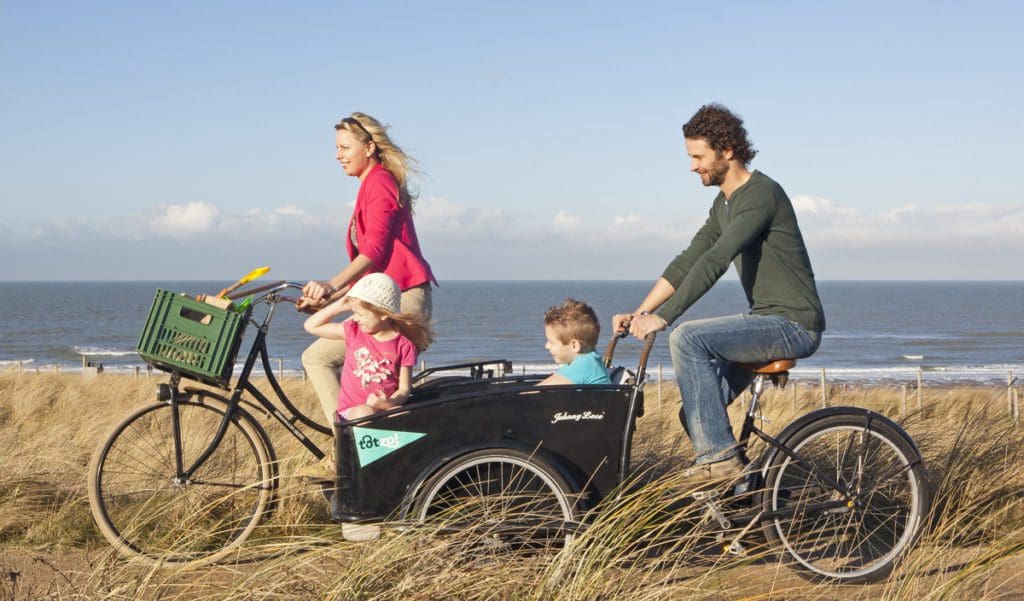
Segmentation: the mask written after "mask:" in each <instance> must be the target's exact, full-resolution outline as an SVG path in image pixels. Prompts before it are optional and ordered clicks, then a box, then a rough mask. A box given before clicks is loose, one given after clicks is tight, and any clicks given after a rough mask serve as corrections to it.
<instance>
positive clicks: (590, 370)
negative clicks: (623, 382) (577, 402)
mask: <svg viewBox="0 0 1024 601" xmlns="http://www.w3.org/2000/svg"><path fill="white" fill-rule="evenodd" d="M555 373H556V374H558V375H560V376H562V377H563V378H565V379H567V380H569V381H570V382H572V383H573V384H611V383H612V381H611V379H609V378H608V370H607V369H605V367H604V360H602V359H601V355H598V354H597V351H590V352H589V353H584V354H582V355H577V356H576V358H575V359H573V360H572V363H570V364H569V365H566V366H565V367H563V368H561V369H559V370H558V371H556V372H555Z"/></svg>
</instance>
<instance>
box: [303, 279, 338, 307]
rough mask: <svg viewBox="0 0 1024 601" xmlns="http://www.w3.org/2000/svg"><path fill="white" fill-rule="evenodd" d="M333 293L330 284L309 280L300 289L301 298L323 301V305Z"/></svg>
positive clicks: (332, 287)
mask: <svg viewBox="0 0 1024 601" xmlns="http://www.w3.org/2000/svg"><path fill="white" fill-rule="evenodd" d="M333 293H334V286H332V285H331V283H330V282H327V281H321V280H310V281H308V282H306V285H305V286H303V287H302V296H303V298H309V299H311V300H314V301H319V300H320V299H324V301H325V303H326V300H327V299H328V298H330V296H331V294H333Z"/></svg>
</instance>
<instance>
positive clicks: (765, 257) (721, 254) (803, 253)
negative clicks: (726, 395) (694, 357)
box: [657, 171, 825, 332]
mask: <svg viewBox="0 0 1024 601" xmlns="http://www.w3.org/2000/svg"><path fill="white" fill-rule="evenodd" d="M730 262H733V263H735V264H736V271H737V272H738V273H739V276H740V282H741V283H742V285H743V291H744V292H745V293H746V295H747V301H748V302H749V303H750V312H751V313H753V314H755V315H782V316H783V317H785V318H787V319H790V320H792V321H795V322H796V323H798V324H800V325H802V326H803V327H804V328H806V329H808V330H811V331H814V332H823V331H825V313H824V311H823V310H822V308H821V300H820V299H819V298H818V289H817V287H816V286H815V285H814V272H813V271H812V269H811V260H810V258H809V257H808V256H807V247H806V246H805V245H804V239H803V236H802V235H801V234H800V227H799V226H798V225H797V222H796V214H795V213H794V211H793V205H792V203H790V201H789V197H788V196H786V192H785V191H784V190H783V189H782V186H780V185H779V184H777V183H776V182H775V181H773V180H772V179H771V178H769V177H768V176H766V175H764V174H763V173H761V172H760V171H754V172H753V173H752V174H751V175H750V179H749V180H747V182H746V183H745V184H743V185H742V186H740V187H739V188H737V189H736V190H735V191H734V192H733V193H732V198H730V199H729V200H726V198H725V194H722V193H721V192H720V193H719V194H718V196H717V197H716V198H715V202H714V204H713V205H712V207H711V212H710V214H709V215H708V220H707V221H706V222H705V223H704V226H703V227H701V228H700V231H698V232H697V235H696V236H694V237H693V240H692V241H691V242H690V246H689V247H688V248H687V249H686V250H684V251H683V252H682V253H680V254H679V256H677V257H676V258H675V259H674V260H673V261H672V262H671V263H670V264H669V266H668V267H667V268H666V269H665V272H664V273H663V274H662V277H663V278H665V279H666V280H668V282H669V283H670V284H672V287H673V288H675V292H674V293H673V294H672V296H671V297H669V299H668V300H667V301H665V303H664V304H662V306H661V307H660V308H659V309H658V311H657V315H658V316H659V317H661V318H662V319H664V320H665V322H666V323H670V324H671V323H672V322H673V321H675V320H676V319H678V318H679V316H680V315H682V314H683V312H684V311H686V310H687V309H689V308H690V306H691V305H693V304H694V303H695V302H697V300H698V299H700V297H701V296H703V295H704V293H705V292H707V291H708V290H710V289H711V286H713V285H714V284H715V282H717V281H718V278H720V277H722V275H723V274H724V273H725V272H726V270H727V269H728V268H729V263H730Z"/></svg>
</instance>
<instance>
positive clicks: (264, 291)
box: [228, 280, 302, 303]
mask: <svg viewBox="0 0 1024 601" xmlns="http://www.w3.org/2000/svg"><path fill="white" fill-rule="evenodd" d="M289 288H294V289H295V290H302V284H299V283H298V282H286V281H284V280H280V281H277V282H270V283H269V284H264V285H262V286H257V287H256V288H249V289H246V290H237V291H235V292H233V293H231V294H229V295H228V298H229V299H231V300H236V299H239V298H244V297H246V296H249V295H253V303H258V302H262V301H264V300H267V298H268V297H269V296H271V295H273V294H274V293H275V292H279V291H281V290H287V289H289ZM277 301H278V302H282V301H294V299H292V298H290V297H286V296H278V297H277Z"/></svg>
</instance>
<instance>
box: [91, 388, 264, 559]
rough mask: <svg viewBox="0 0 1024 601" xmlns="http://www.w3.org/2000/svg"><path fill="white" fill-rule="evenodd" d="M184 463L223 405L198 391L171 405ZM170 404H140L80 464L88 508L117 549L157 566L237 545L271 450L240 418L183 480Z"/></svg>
mask: <svg viewBox="0 0 1024 601" xmlns="http://www.w3.org/2000/svg"><path fill="white" fill-rule="evenodd" d="M177 407H178V410H179V424H180V428H179V434H180V441H181V460H182V465H183V466H184V468H185V469H187V468H188V467H189V466H191V465H192V464H193V463H194V462H195V460H196V459H198V457H199V456H200V455H201V454H202V453H203V451H205V450H206V448H207V447H208V446H209V443H210V442H211V441H212V440H213V438H214V436H215V434H216V432H217V430H218V428H219V427H220V425H221V423H222V421H223V419H222V418H223V416H224V414H225V413H226V411H227V406H226V405H225V404H224V403H222V402H220V401H217V400H214V399H210V398H205V399H202V401H201V402H198V401H195V400H183V401H180V402H178V403H177ZM175 438H176V435H175V432H174V427H173V420H172V407H171V404H170V403H165V402H157V403H153V404H150V405H147V406H145V407H142V408H140V409H138V410H136V411H134V412H132V413H131V414H129V415H128V416H126V417H125V418H124V419H123V420H121V422H120V423H119V424H118V425H117V426H116V427H115V428H114V429H113V431H112V432H111V434H110V435H109V436H108V437H107V439H106V441H105V442H104V443H103V445H102V446H100V447H99V448H98V449H97V450H96V452H95V454H94V455H93V457H92V461H91V462H90V465H89V505H90V508H91V510H92V514H93V518H94V519H95V520H96V524H97V526H99V529H100V531H101V532H102V533H103V536H104V537H106V539H107V540H108V541H109V542H110V543H111V544H112V545H113V546H114V548H115V549H117V551H118V552H120V553H121V554H122V555H124V556H126V557H129V558H131V559H135V560H141V561H143V562H147V563H153V564H157V563H159V564H160V565H165V566H184V565H201V564H205V563H210V562H214V561H217V560H218V559H221V558H223V557H225V556H226V555H228V554H229V553H231V552H232V551H234V550H236V549H237V548H238V547H239V546H240V545H241V544H242V543H243V542H245V540H246V539H247V538H249V536H250V535H251V534H252V532H253V530H254V529H255V528H256V526H257V525H258V524H259V523H260V520H261V519H262V518H263V517H264V515H265V514H267V513H269V510H270V505H271V500H272V497H273V493H274V488H275V487H274V485H275V482H274V472H273V470H272V461H271V457H270V453H269V452H268V450H267V448H266V446H265V445H264V443H263V439H262V437H261V436H260V434H259V432H258V429H257V428H256V427H254V426H253V425H252V424H251V423H249V420H248V419H247V418H245V417H244V416H239V415H237V414H236V415H235V416H234V417H233V419H232V420H231V421H229V422H228V425H227V430H226V431H225V433H224V437H223V438H222V440H221V442H220V444H219V445H218V446H217V448H216V449H215V450H214V451H213V453H212V455H210V457H209V458H208V459H207V460H206V461H205V462H204V463H203V465H201V466H200V467H199V469H197V470H196V471H195V472H194V473H193V474H192V475H191V477H190V478H188V479H187V480H185V481H181V480H179V479H178V478H177V477H176V474H177V468H176V464H177V460H176V453H175V448H176V445H175Z"/></svg>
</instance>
